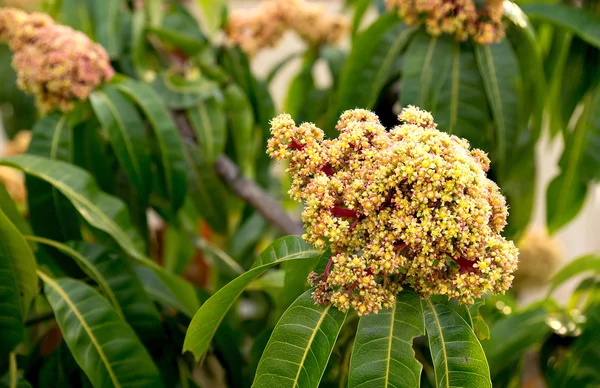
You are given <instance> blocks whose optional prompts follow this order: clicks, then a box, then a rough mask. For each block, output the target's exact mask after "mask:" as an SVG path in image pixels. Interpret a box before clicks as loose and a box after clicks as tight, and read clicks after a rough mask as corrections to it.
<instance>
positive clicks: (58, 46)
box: [0, 8, 114, 112]
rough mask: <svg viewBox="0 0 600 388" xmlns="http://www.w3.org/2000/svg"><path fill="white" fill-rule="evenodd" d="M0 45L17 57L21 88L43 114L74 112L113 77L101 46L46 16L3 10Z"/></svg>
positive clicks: (14, 59) (18, 77)
mask: <svg viewBox="0 0 600 388" xmlns="http://www.w3.org/2000/svg"><path fill="white" fill-rule="evenodd" d="M0 42H7V43H8V45H9V47H10V49H11V50H12V51H13V52H14V57H13V67H14V68H15V70H16V71H17V83H18V85H19V87H20V88H21V89H23V90H24V91H26V92H28V93H31V94H33V95H34V96H35V97H36V101H37V103H38V107H39V108H40V110H42V111H43V112H48V111H51V110H53V109H59V110H61V111H69V110H71V109H73V107H74V106H75V103H76V102H77V101H84V100H86V99H87V98H88V96H89V94H90V93H91V92H92V91H93V90H94V88H95V87H96V86H98V84H100V83H101V82H103V81H109V80H110V79H111V78H112V76H113V75H114V70H113V69H112V67H111V65H110V61H109V58H108V55H107V53H106V51H105V50H104V48H102V46H100V45H98V44H95V43H94V42H92V41H91V40H90V39H89V38H88V37H87V36H86V35H85V34H83V33H81V32H79V31H75V30H73V29H72V28H70V27H66V26H62V25H58V24H54V21H53V20H52V19H51V18H50V17H49V16H48V15H45V14H41V13H32V14H27V13H25V12H23V11H21V10H17V9H13V8H0Z"/></svg>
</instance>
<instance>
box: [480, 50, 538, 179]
mask: <svg viewBox="0 0 600 388" xmlns="http://www.w3.org/2000/svg"><path fill="white" fill-rule="evenodd" d="M475 57H476V58H477V64H478V66H479V71H480V73H481V76H482V78H483V86H484V89H485V92H486V94H487V96H488V101H489V104H490V108H491V111H492V117H493V119H494V150H493V155H492V160H493V161H494V162H495V163H496V166H497V168H498V176H499V178H500V179H502V178H504V176H505V175H506V173H507V170H508V166H509V165H510V163H511V160H512V159H511V158H512V157H513V154H514V151H511V150H513V149H514V148H515V147H514V145H515V144H517V145H519V144H521V143H522V142H523V140H524V139H523V138H522V137H523V135H524V134H525V135H526V134H527V133H524V131H523V129H524V125H523V123H522V122H521V120H522V118H521V117H520V116H521V110H520V109H521V108H520V106H519V90H520V88H521V87H522V85H521V78H520V73H519V65H518V63H517V60H516V57H515V54H514V52H513V49H512V48H511V46H510V43H509V42H508V41H507V40H503V41H500V42H499V43H496V44H491V45H475ZM525 139H527V137H525Z"/></svg>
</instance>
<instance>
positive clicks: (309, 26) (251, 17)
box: [227, 0, 348, 55]
mask: <svg viewBox="0 0 600 388" xmlns="http://www.w3.org/2000/svg"><path fill="white" fill-rule="evenodd" d="M347 29H348V22H347V20H346V18H345V17H343V16H342V15H332V14H328V13H327V12H326V11H325V9H324V7H323V6H320V5H317V4H309V3H307V2H305V1H304V0H266V1H264V2H263V3H262V4H261V5H260V6H259V7H258V8H257V9H256V10H254V11H253V12H248V11H246V10H244V11H237V12H234V13H233V14H232V15H231V16H230V17H229V21H228V23H227V35H228V37H229V40H230V41H231V42H233V43H235V44H237V45H239V46H240V47H241V48H242V50H244V52H246V53H247V54H248V55H254V54H256V53H257V52H258V51H259V50H261V49H263V48H266V47H273V46H275V45H276V44H277V43H278V42H279V41H280V40H281V38H282V37H283V34H284V33H285V32H286V31H288V30H292V31H295V32H296V33H297V34H298V35H299V36H300V37H301V38H302V39H303V40H304V41H306V42H307V43H308V44H309V45H310V46H320V45H323V44H327V43H335V42H337V41H338V40H340V38H341V37H342V36H343V35H344V34H345V33H346V31H347Z"/></svg>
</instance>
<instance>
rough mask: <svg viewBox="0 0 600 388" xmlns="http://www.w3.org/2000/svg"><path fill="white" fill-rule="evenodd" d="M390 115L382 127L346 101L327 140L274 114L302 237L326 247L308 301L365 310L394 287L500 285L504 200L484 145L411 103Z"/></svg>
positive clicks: (454, 290) (458, 292)
mask: <svg viewBox="0 0 600 388" xmlns="http://www.w3.org/2000/svg"><path fill="white" fill-rule="evenodd" d="M399 120H400V121H401V122H402V124H401V125H399V126H396V127H394V128H393V129H391V130H390V131H387V130H386V128H384V127H383V126H382V125H381V124H380V122H379V119H378V117H377V116H376V115H375V114H373V113H372V112H369V111H367V110H350V111H346V112H344V114H343V115H342V116H341V118H340V120H339V121H338V123H337V126H336V128H337V129H338V130H339V132H340V134H339V136H338V138H336V139H324V133H323V131H322V130H321V129H319V128H317V127H316V126H315V125H314V124H310V123H304V124H302V125H300V126H296V124H295V122H294V121H293V120H292V118H291V117H290V116H289V115H286V114H283V115H280V116H278V117H276V118H275V119H273V120H272V122H271V133H272V138H271V139H270V140H269V143H268V153H269V155H270V156H271V157H273V158H275V159H278V160H282V159H287V160H289V167H288V169H287V172H288V173H289V174H290V175H291V177H292V185H291V189H290V195H291V197H292V198H294V199H295V200H298V201H301V202H304V203H305V208H304V211H303V213H302V220H303V222H304V226H305V229H306V233H305V234H304V236H303V238H304V239H305V240H306V241H308V242H309V243H311V244H313V245H314V246H316V247H318V248H321V249H323V248H325V247H327V246H329V247H330V248H331V251H332V253H333V255H332V258H331V260H330V261H329V263H328V265H327V268H326V269H325V271H324V273H323V274H320V275H318V274H315V273H313V274H311V275H310V276H309V282H310V283H311V284H312V285H313V286H314V287H316V288H315V291H314V293H313V297H314V299H315V301H316V303H319V304H324V303H331V304H333V305H334V306H336V307H337V308H339V309H341V310H346V309H348V308H353V309H355V310H356V311H357V312H358V313H359V314H360V315H364V314H369V313H371V312H374V313H377V312H378V310H380V309H382V308H387V307H389V306H390V305H392V304H393V303H394V302H395V295H396V294H397V292H398V291H400V290H401V289H402V286H409V287H411V288H413V289H414V290H415V291H416V292H417V293H419V294H420V295H421V296H423V297H427V296H430V295H433V294H438V295H446V296H448V297H450V298H456V299H457V300H458V301H459V302H461V303H473V301H474V298H478V297H481V296H482V295H483V294H485V293H487V292H493V293H503V292H504V291H506V290H507V289H508V288H509V287H510V285H511V282H512V280H513V276H512V273H513V272H514V271H515V270H516V268H517V256H518V251H517V248H516V247H515V245H514V244H513V243H512V242H511V241H506V240H505V239H504V238H503V237H502V236H501V235H500V233H501V231H502V230H503V229H504V226H505V225H506V217H507V206H506V202H505V199H504V197H503V196H502V195H501V194H500V191H499V189H498V186H497V185H496V184H495V183H494V182H493V181H491V180H489V179H488V178H487V177H486V172H487V170H488V168H489V163H490V161H489V159H488V157H487V155H486V154H485V153H484V152H482V151H481V150H478V149H473V150H469V143H468V142H467V141H466V140H464V139H460V138H458V137H456V136H452V135H449V134H446V133H443V132H440V131H438V130H437V129H436V124H435V123H434V122H433V118H432V116H431V115H430V114H429V113H428V112H425V111H422V110H419V109H418V108H416V107H412V106H409V107H408V108H406V109H404V110H403V111H402V113H401V114H400V116H399Z"/></svg>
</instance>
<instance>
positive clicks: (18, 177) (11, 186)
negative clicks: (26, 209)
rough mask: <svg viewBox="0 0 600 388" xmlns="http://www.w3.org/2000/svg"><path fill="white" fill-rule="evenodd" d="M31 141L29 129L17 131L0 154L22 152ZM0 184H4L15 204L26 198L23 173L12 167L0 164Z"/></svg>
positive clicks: (22, 202)
mask: <svg viewBox="0 0 600 388" xmlns="http://www.w3.org/2000/svg"><path fill="white" fill-rule="evenodd" d="M30 141H31V132H30V131H21V132H19V133H17V135H16V136H15V138H14V139H13V141H11V142H9V143H8V144H6V145H5V146H4V149H3V150H2V152H1V153H0V154H2V156H11V155H18V154H22V153H24V152H25V151H27V148H28V147H29V142H30ZM0 184H4V186H5V187H6V191H7V192H8V194H9V195H10V197H11V198H12V199H13V201H15V202H16V203H17V204H24V203H25V200H26V199H27V189H26V188H25V177H24V176H23V173H22V172H20V171H18V170H15V169H14V168H10V167H4V166H0Z"/></svg>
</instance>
